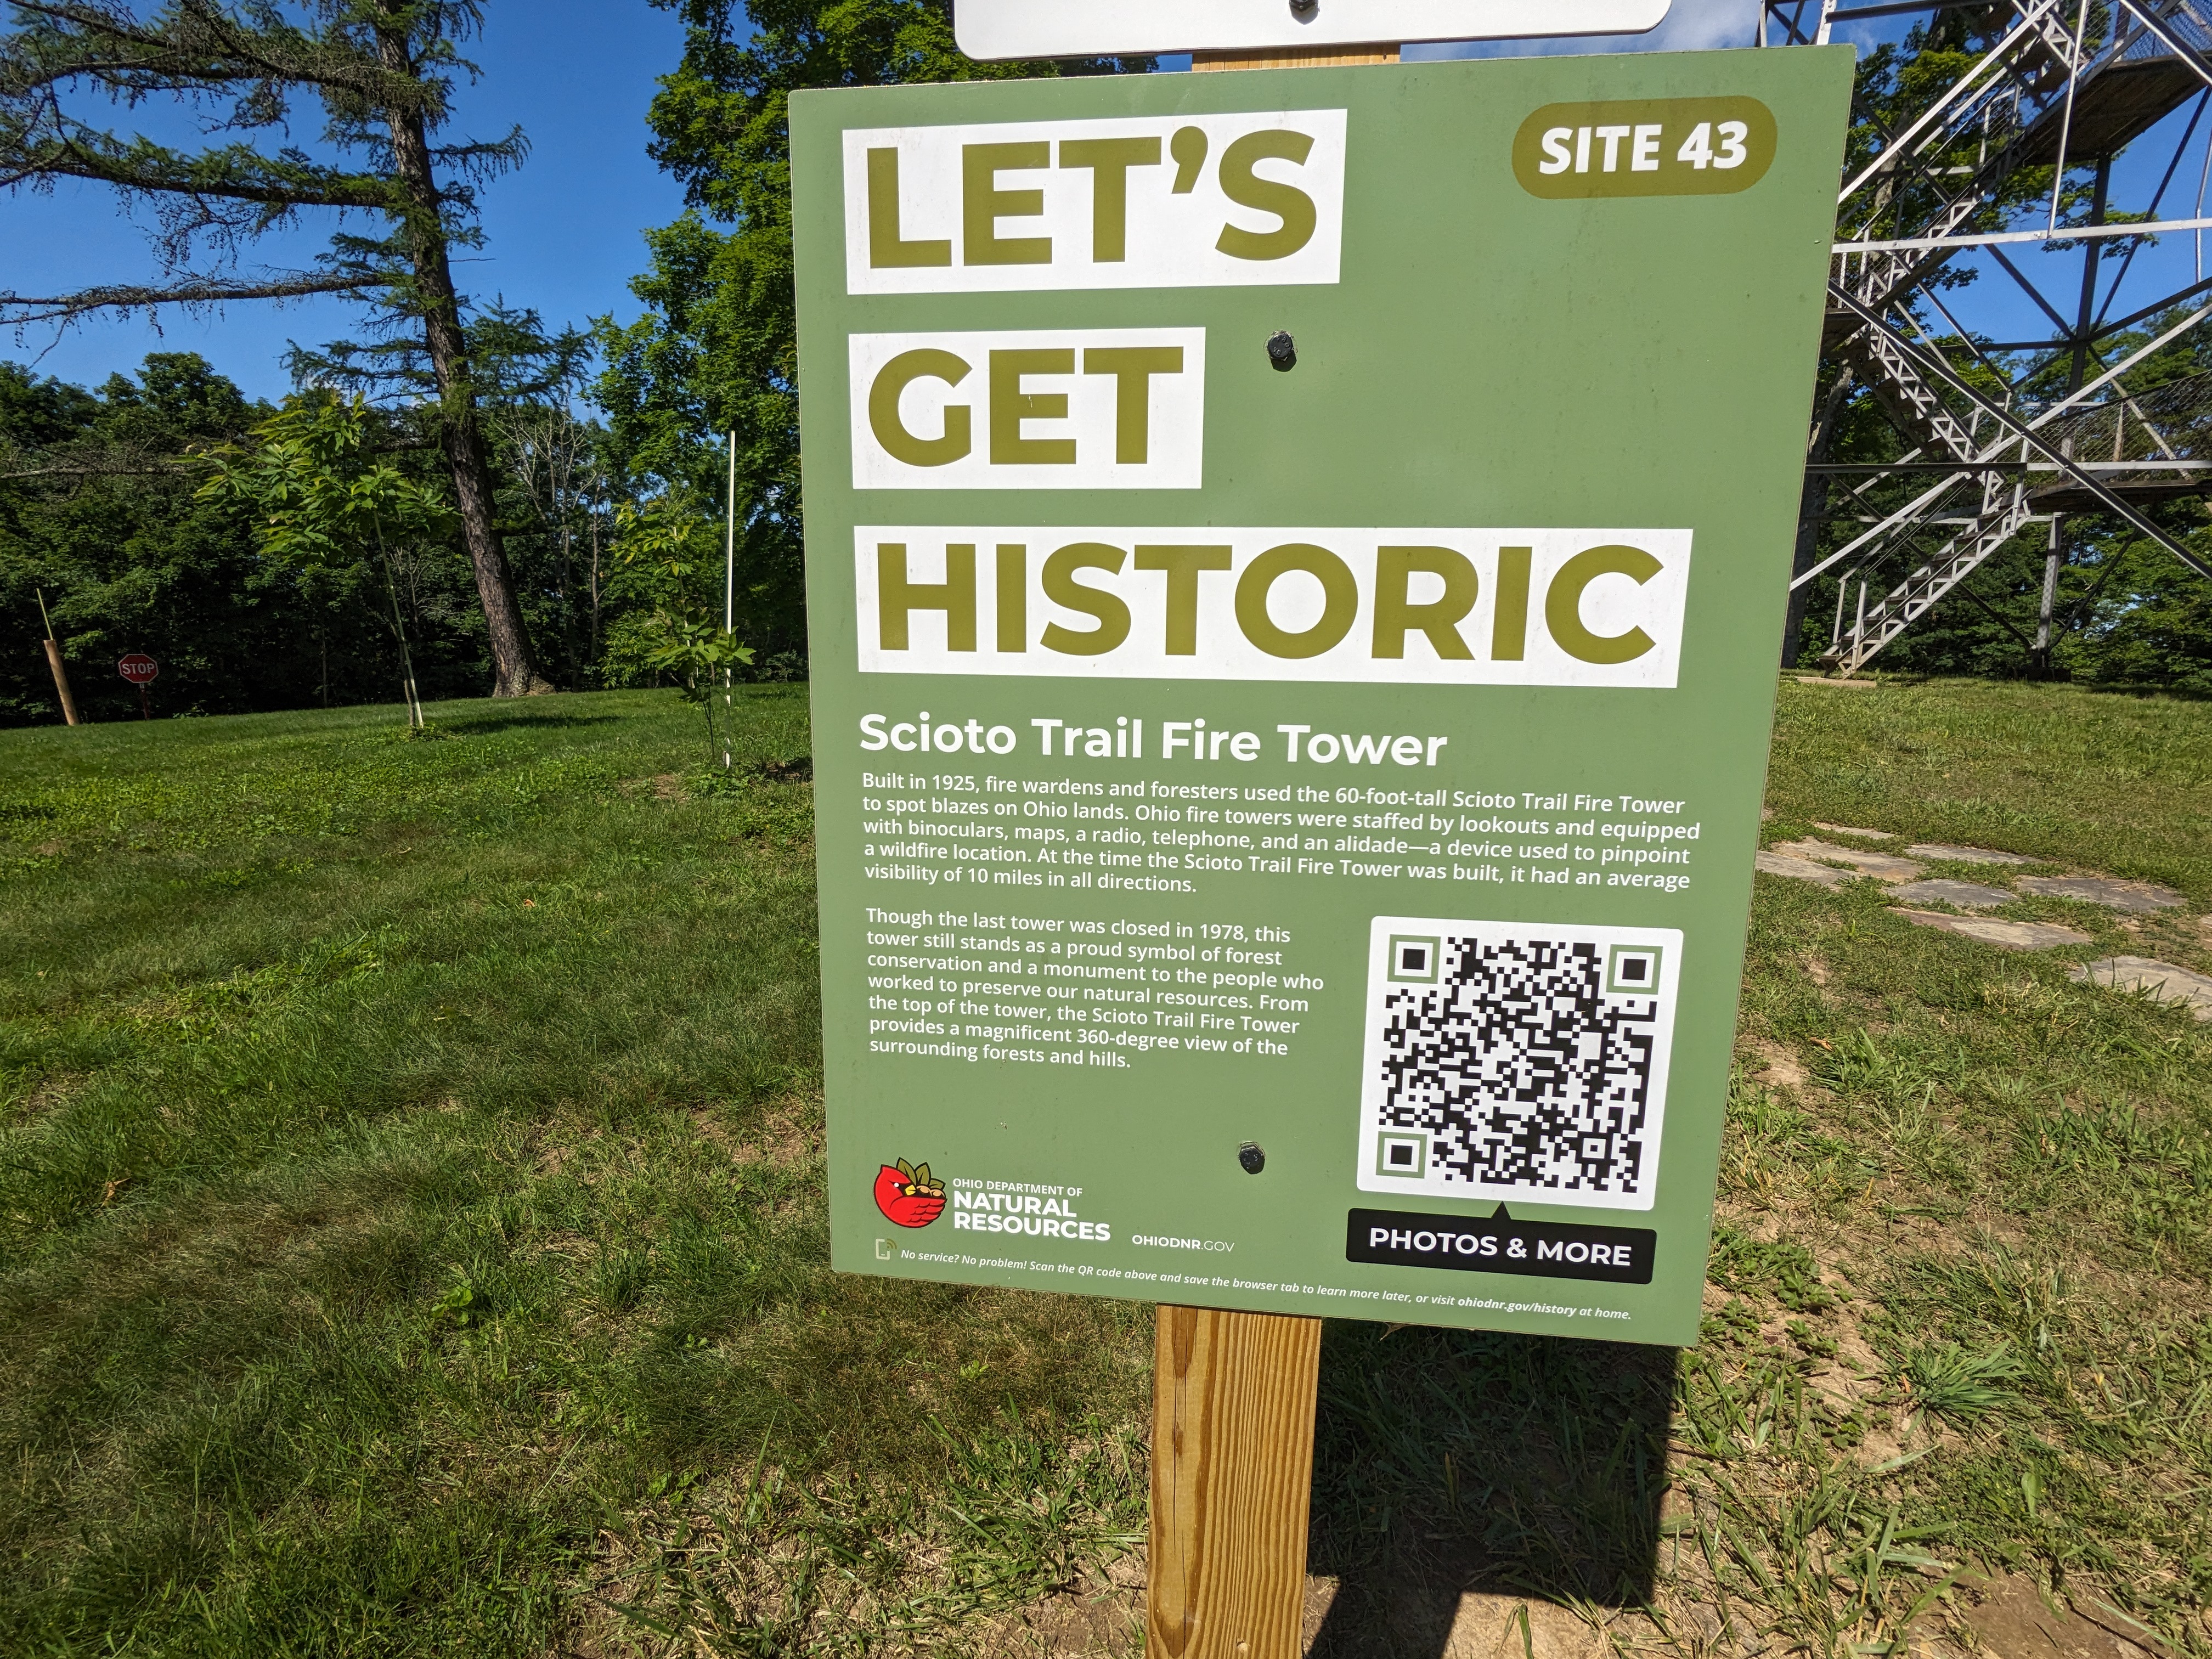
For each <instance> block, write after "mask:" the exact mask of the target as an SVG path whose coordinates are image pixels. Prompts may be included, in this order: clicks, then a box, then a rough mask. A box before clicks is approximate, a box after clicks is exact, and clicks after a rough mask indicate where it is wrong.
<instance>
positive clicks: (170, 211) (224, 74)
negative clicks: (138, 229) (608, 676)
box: [0, 0, 553, 696]
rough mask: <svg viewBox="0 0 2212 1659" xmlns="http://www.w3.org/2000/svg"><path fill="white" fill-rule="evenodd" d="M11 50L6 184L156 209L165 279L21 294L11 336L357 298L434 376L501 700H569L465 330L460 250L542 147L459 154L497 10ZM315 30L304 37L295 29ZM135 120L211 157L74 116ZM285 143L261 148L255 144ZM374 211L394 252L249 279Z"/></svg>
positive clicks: (237, 21)
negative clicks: (305, 217) (456, 131)
mask: <svg viewBox="0 0 2212 1659" xmlns="http://www.w3.org/2000/svg"><path fill="white" fill-rule="evenodd" d="M12 10H13V13H14V16H15V24H16V27H14V28H13V29H11V30H9V31H7V32H6V33H0V185H4V186H7V187H9V188H15V189H21V188H26V187H27V188H32V189H51V188H52V185H53V184H54V182H55V181H56V180H57V179H79V180H83V181H86V182H88V183H92V184H96V185H106V186H108V187H110V188H111V189H112V190H113V191H116V192H117V193H118V195H119V196H121V197H123V198H124V200H125V202H126V203H127V204H131V205H133V206H144V207H148V208H150V209H151V210H152V211H153V214H154V216H155V222H156V223H157V225H158V226H159V233H158V234H157V236H156V237H155V255H156V258H157V260H158V263H159V264H160V267H161V278H162V280H161V281H158V282H155V283H145V284H128V283H104V284H100V285H98V286H95V287H93V288H88V289H82V290H80V291H78V292H76V293H73V294H64V295H47V296H33V295H21V294H15V293H8V294H0V324H13V325H16V326H18V327H21V326H22V325H27V324H33V323H40V322H49V323H55V324H58V325H63V326H66V325H69V324H70V323H72V322H75V321H76V320H78V319H82V318H85V317H88V316H90V315H93V314H94V313H101V312H106V313H113V314H125V315H127V314H130V313H154V312H157V311H158V310H160V309H161V308H162V307H173V306H183V307H209V306H214V305H221V304H226V303H230V302H234V301H246V300H288V299H297V298H301V297H302V296H305V295H316V294H341V295H350V296H352V297H353V298H355V299H357V300H359V301H362V303H363V304H365V305H366V306H368V307H370V308H371V310H372V313H373V317H372V325H373V326H374V327H376V328H379V329H380V330H382V331H386V332H387V333H391V332H397V331H407V332H410V333H417V334H419V335H420V337H421V339H422V348H423V350H424V351H425V353H426V354H427V356H428V359H429V361H430V363H431V366H432V368H433V370H434V374H435V387H436V393H437V405H436V406H437V410H438V414H439V417H440V418H439V439H440V443H441V447H442V448H443V450H444V453H445V459H446V463H447V471H448V473H449V475H450V477H451V481H452V488H453V504H454V508H455V512H456V515H457V517H458V519H459V524H460V526H461V532H462V537H463V540H464V542H465V544H466V546H467V549H468V554H469V559H470V562H471V566H472V567H473V568H474V572H475V576H476V583H477V597H478V598H479V599H480V600H481V601H482V603H483V613H484V621H485V623H486V626H487V628H488V629H489V635H490V643H491V653H492V662H493V666H494V672H495V684H494V691H495V695H498V696H523V695H526V694H529V693H532V692H538V691H549V690H552V689H553V688H552V686H551V684H550V683H549V682H548V681H547V680H546V679H545V678H544V675H543V674H541V673H540V672H539V671H538V665H537V660H536V658H535V655H534V653H533V652H532V647H531V641H530V636H529V633H528V630H527V629H526V627H525V625H524V621H523V617H522V612H521V610H520V606H519V605H517V604H516V602H515V597H514V591H513V580H512V579H511V577H510V575H509V573H508V569H507V558H506V553H505V549H504V547H503V545H502V544H501V537H500V532H499V529H498V526H497V523H496V520H495V516H494V502H493V486H492V474H491V467H490V462H489V455H488V453H487V448H486V444H485V440H484V435H483V427H482V424H481V422H480V421H479V418H478V414H477V380H478V374H477V368H476V366H475V364H474V363H473V362H472V360H471V355H470V349H469V345H468V340H467V337H466V335H465V331H464V330H463V327H462V309H463V306H464V303H465V301H464V300H463V297H462V295H460V294H459V293H458V292H457V291H456V289H455V288H454V285H453V249H454V248H455V247H456V246H460V247H473V246H477V245H478V243H479V242H480V240H481V233H480V232H479V231H478V230H477V226H476V222H475V221H476V189H477V186H478V185H481V184H482V183H483V181H484V180H486V179H489V178H492V177H494V176H495V175H497V174H498V173H501V172H504V171H506V170H507V169H508V168H511V167H515V166H517V165H519V164H520V162H521V161H522V159H523V157H524V155H525V154H526V151H527V144H526V141H525V139H524V137H523V135H522V133H521V131H520V129H516V130H515V131H511V132H509V133H508V134H507V136H506V137H503V138H500V139H497V140H495V141H493V142H490V143H438V142H436V139H437V135H438V133H439V131H440V130H441V128H442V127H444V125H446V123H447V121H448V120H449V119H450V118H451V117H452V113H453V102H452V99H453V86H454V82H455V79H456V77H457V76H464V75H467V76H473V75H474V74H475V72H476V71H475V68H474V66H473V65H472V64H469V63H468V62H467V61H466V60H465V59H464V58H461V57H460V56H459V52H457V51H456V49H455V43H456V42H457V41H459V40H466V39H467V38H468V37H469V36H470V35H471V34H472V33H475V32H476V31H477V28H478V27H480V25H481V21H482V8H481V5H480V4H479V3H478V0H305V3H303V4H300V5H295V6H293V7H289V8H286V7H283V6H280V5H278V4H276V3H275V0H228V3H225V0H168V3H166V4H163V5H161V6H160V7H159V8H158V9H150V10H144V11H143V15H142V9H139V8H134V7H132V6H130V5H127V4H124V3H118V0H59V3H53V0H12ZM295 18H298V19H300V20H301V21H294V19H295ZM102 96H104V97H106V98H110V99H112V100H116V101H118V103H120V104H121V105H122V106H124V107H125V108H126V109H128V108H131V107H135V106H139V105H142V104H146V103H149V102H157V101H167V102H169V103H171V104H173V105H176V106H181V107H183V108H185V109H188V110H190V111H191V112H194V113H196V114H197V115H198V116H199V117H200V118H201V120H202V123H203V125H204V130H205V131H206V133H207V139H206V142H205V143H204V144H202V145H200V146H198V147H188V148H181V149H180V148H178V147H175V146H172V145H169V144H165V143H159V142H157V141H156V140H155V139H154V138H152V137H148V136H146V135H144V134H143V133H132V132H129V131H125V130H123V129H121V128H102V127H101V126H100V125H96V124H92V123H88V122H85V121H82V120H80V119H79V118H77V117H76V115H74V114H72V113H70V109H69V107H68V106H67V104H66V102H65V100H77V99H82V98H86V97H102ZM301 105H310V106H312V105H319V106H320V108H321V112H322V114H323V118H324V119H323V126H322V138H323V149H324V152H325V155H324V156H320V157H319V156H317V155H310V154H308V153H307V152H306V151H303V150H301V149H297V148H295V147H293V146H291V145H289V144H286V143H283V142H282V141H281V134H282V133H283V131H285V130H286V129H287V128H288V126H289V125H290V123H291V121H292V118H293V115H294V112H295V106H301ZM256 137H265V138H267V139H268V140H269V141H270V142H268V143H264V144H261V145H258V146H257V144H256V143H253V142H250V140H251V139H252V138H256ZM311 209H323V210H332V211H336V212H338V213H345V212H349V211H350V212H359V213H363V214H367V215H368V216H371V218H372V222H374V221H375V220H378V219H380V221H381V223H380V226H379V227H378V228H379V229H380V231H381V233H382V234H378V235H362V234H353V233H351V232H349V231H346V230H344V229H343V228H341V229H338V230H337V231H335V232H334V233H333V234H332V235H331V244H330V249H329V252H327V253H325V254H324V255H323V256H321V258H319V260H318V262H317V264H318V265H319V269H313V270H278V271H262V272H259V273H252V274H248V273H243V272H240V271H239V270H238V269H237V256H238V254H239V253H240V251H241V250H242V249H244V248H245V247H246V246H249V245H250V244H251V243H252V241H253V240H255V239H256V238H257V237H258V236H259V235H261V234H263V233H264V232H266V231H269V230H272V229H275V228H279V227H283V226H289V224H291V223H293V222H295V221H296V220H297V218H298V217H299V216H301V214H302V213H303V212H305V211H307V210H311Z"/></svg>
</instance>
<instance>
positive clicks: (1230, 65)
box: [1190, 46, 1398, 74]
mask: <svg viewBox="0 0 2212 1659" xmlns="http://www.w3.org/2000/svg"><path fill="white" fill-rule="evenodd" d="M1397 61H1398V48H1397V47H1395V46H1307V47H1298V46H1285V47H1283V48H1282V49H1281V50H1280V51H1278V52H1267V53H1265V54H1264V55H1262V56H1260V57H1254V56H1252V55H1251V54H1249V53H1247V52H1193V53H1191V55H1190V66H1191V68H1192V69H1194V70H1198V71H1199V72H1200V73H1201V74H1202V73H1204V72H1205V71H1206V70H1246V69H1334V68H1336V67H1337V66H1339V65H1340V64H1395V63H1396V62H1397Z"/></svg>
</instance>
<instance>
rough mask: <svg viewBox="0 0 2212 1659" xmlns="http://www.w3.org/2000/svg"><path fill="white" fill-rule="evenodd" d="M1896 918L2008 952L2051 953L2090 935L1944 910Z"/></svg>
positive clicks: (2080, 942)
mask: <svg viewBox="0 0 2212 1659" xmlns="http://www.w3.org/2000/svg"><path fill="white" fill-rule="evenodd" d="M1892 914H1893V915H1900V916H1903V917H1904V918H1905V920H1906V921H1910V922H1913V923H1915V924H1917V926H1919V927H1933V928H1936V929H1937V930H1939V931H1941V932H1942V933H1963V934H1965V935H1966V937H1967V938H1968V939H1979V940H1981V942H1982V943H1983V944H1984V945H2001V946H2002V947H2003V948H2004V949H2005V950H2008V951H2049V950H2051V949H2054V948H2055V947H2057V946H2058V945H2087V944H2088V943H2089V935H2088V934H2087V933H2082V932H2081V931H2079V930H2078V929H2076V928H2072V927H2060V926H2059V925H2058V924H2057V922H2055V921H2000V920H1999V919H1998V918H1997V917H1996V916H1954V915H1950V914H1949V913H1948V911H1943V910H1905V909H1899V910H1896V911H1893V912H1892Z"/></svg>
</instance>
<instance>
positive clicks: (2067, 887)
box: [2020, 876, 2182, 915]
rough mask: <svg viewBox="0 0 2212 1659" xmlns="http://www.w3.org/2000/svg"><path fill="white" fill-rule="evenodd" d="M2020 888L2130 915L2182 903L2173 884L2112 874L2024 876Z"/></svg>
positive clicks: (2174, 906) (2173, 907)
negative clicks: (2119, 878)
mask: <svg viewBox="0 0 2212 1659" xmlns="http://www.w3.org/2000/svg"><path fill="white" fill-rule="evenodd" d="M2020 888H2021V891H2022V892H2023V893H2033V894H2034V895H2035V896H2037V897H2039V898H2064V899H2079V900H2081V902H2083V903H2084V904H2101V905H2103V906H2104V907H2105V908H2106V909H2108V910H2124V911H2126V912H2127V913H2128V914H2129V915H2146V914H2148V912H2150V911H2153V910H2172V909H2176V908H2179V906H2180V904H2181V902H2182V898H2181V895H2180V894H2179V893H2177V892H2175V891H2174V890H2173V889H2172V888H2171V887H2160V885H2159V884H2157V883H2156V882H2151V881H2121V880H2118V879H2117V878H2113V877H2112V876H2022V877H2021V878H2020Z"/></svg>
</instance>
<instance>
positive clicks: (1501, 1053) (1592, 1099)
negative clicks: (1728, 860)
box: [1358, 916, 1682, 1210]
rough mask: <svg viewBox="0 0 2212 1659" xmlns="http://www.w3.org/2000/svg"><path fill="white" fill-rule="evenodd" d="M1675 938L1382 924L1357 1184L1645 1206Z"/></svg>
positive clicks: (1371, 976)
mask: <svg viewBox="0 0 2212 1659" xmlns="http://www.w3.org/2000/svg"><path fill="white" fill-rule="evenodd" d="M1681 947H1682V935H1681V934H1680V933H1679V932H1677V931H1675V930H1674V929H1671V928H1653V927H1565V926H1549V925H1546V924H1543V923H1539V922H1526V921H1514V922H1502V921H1439V920H1437V919H1435V918H1431V917H1419V916H1377V917H1376V919H1375V923H1374V935H1373V939H1372V941H1371V944H1370V956H1369V966H1368V975H1367V1041H1366V1061H1365V1065H1366V1077H1365V1085H1364V1090H1363V1095H1362V1113H1361V1121H1360V1143H1359V1164H1358V1170H1359V1185H1360V1187H1361V1188H1362V1189H1364V1190H1365V1191H1368V1192H1401V1193H1408V1194H1411V1193H1425V1194H1430V1195H1431V1196H1435V1197H1445V1198H1498V1199H1504V1198H1514V1197H1518V1198H1524V1199H1527V1200H1530V1201H1532V1202H1535V1203H1540V1204H1575V1205H1591V1206H1602V1207H1606V1208H1610V1209H1627V1210H1645V1209H1650V1207H1651V1202H1652V1192H1653V1188H1654V1186H1655V1185H1656V1182H1657V1180H1658V1175H1659V1138H1660V1129H1661V1127H1662V1120H1663V1118H1664V1115H1665V1109H1666V1103H1667V1065H1668V1054H1669V1052H1670V1050H1671V1049H1672V1047H1673V1040H1674V993H1675V987H1676V985H1677V984H1678V983H1679V982H1680V971H1681V953H1682V951H1681Z"/></svg>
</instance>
